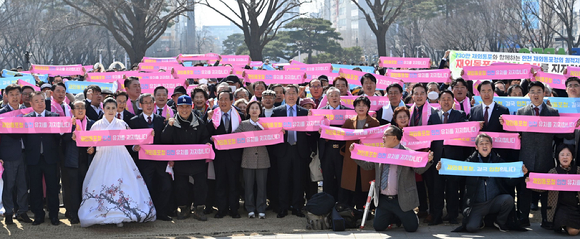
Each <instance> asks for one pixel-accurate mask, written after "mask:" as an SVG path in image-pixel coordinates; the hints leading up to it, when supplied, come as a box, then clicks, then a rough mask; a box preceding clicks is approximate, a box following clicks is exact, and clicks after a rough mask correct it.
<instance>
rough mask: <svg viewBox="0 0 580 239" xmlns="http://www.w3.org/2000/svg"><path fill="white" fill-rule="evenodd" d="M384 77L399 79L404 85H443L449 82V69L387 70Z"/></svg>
mask: <svg viewBox="0 0 580 239" xmlns="http://www.w3.org/2000/svg"><path fill="white" fill-rule="evenodd" d="M386 76H388V77H391V78H395V79H400V80H402V81H403V82H405V83H411V82H417V83H429V82H437V83H445V82H448V81H450V80H449V76H451V71H450V70H449V69H441V70H419V71H404V70H393V69H389V70H387V74H386Z"/></svg>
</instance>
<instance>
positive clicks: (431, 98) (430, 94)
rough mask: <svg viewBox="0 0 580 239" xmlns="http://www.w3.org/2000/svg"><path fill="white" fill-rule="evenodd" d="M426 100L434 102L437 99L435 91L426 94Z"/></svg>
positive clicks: (437, 95)
mask: <svg viewBox="0 0 580 239" xmlns="http://www.w3.org/2000/svg"><path fill="white" fill-rule="evenodd" d="M427 98H429V99H430V100H436V99H437V98H439V94H437V92H435V91H431V92H429V94H427Z"/></svg>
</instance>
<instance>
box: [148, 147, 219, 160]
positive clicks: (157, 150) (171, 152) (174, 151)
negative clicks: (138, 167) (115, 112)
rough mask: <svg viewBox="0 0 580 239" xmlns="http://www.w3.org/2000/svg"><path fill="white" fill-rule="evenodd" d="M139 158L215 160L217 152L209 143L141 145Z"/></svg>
mask: <svg viewBox="0 0 580 239" xmlns="http://www.w3.org/2000/svg"><path fill="white" fill-rule="evenodd" d="M140 147H141V149H140V150H139V159H146V160H156V161H183V160H200V159H204V160H208V161H209V160H213V159H215V153H214V152H213V148H212V147H211V145H208V144H185V145H173V144H170V145H156V144H152V145H140Z"/></svg>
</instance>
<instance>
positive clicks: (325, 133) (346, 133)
mask: <svg viewBox="0 0 580 239" xmlns="http://www.w3.org/2000/svg"><path fill="white" fill-rule="evenodd" d="M388 127H389V125H388V124H387V125H381V126H379V127H374V128H367V129H343V128H340V127H333V126H327V125H320V129H321V131H320V138H323V139H332V140H341V141H343V140H359V139H361V138H363V137H368V138H382V137H383V133H384V132H385V130H386V129H387V128H388Z"/></svg>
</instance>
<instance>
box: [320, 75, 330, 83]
mask: <svg viewBox="0 0 580 239" xmlns="http://www.w3.org/2000/svg"><path fill="white" fill-rule="evenodd" d="M318 80H320V82H322V81H324V80H326V82H328V76H326V75H319V76H318Z"/></svg>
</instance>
